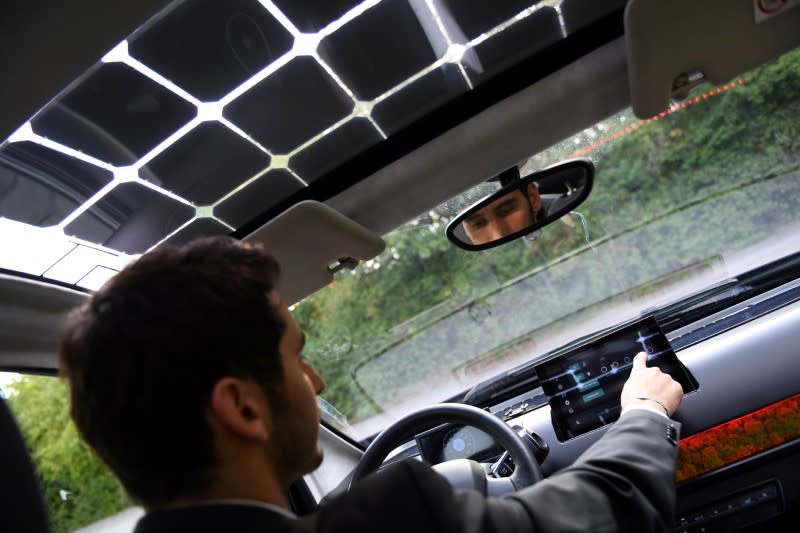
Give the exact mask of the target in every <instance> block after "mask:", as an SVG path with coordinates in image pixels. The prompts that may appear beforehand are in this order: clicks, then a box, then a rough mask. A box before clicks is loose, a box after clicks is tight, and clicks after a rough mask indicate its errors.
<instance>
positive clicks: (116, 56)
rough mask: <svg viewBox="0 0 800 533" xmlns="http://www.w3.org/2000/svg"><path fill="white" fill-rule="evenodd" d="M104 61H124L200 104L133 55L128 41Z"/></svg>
mask: <svg viewBox="0 0 800 533" xmlns="http://www.w3.org/2000/svg"><path fill="white" fill-rule="evenodd" d="M101 61H102V62H103V63H124V64H126V65H128V66H129V67H131V68H132V69H133V70H135V71H136V72H139V73H140V74H142V75H144V76H146V77H147V78H149V79H151V80H153V81H154V82H156V83H158V84H159V85H161V86H162V87H164V88H166V89H169V90H170V91H172V92H173V93H174V94H176V95H178V96H180V97H181V98H183V99H184V100H186V101H187V102H189V103H191V104H194V105H195V106H199V105H200V100H198V99H197V98H195V97H194V96H192V95H191V94H189V93H188V92H186V91H185V90H184V89H182V88H181V87H179V86H178V85H176V84H175V83H173V82H172V81H170V80H168V79H167V78H165V77H164V76H162V75H161V74H159V73H158V72H156V71H155V70H153V69H151V68H150V67H148V66H147V65H145V64H144V63H142V62H141V61H139V60H138V59H136V58H134V57H132V56H131V55H130V53H129V51H128V41H127V40H125V41H122V42H121V43H119V44H118V45H117V46H116V47H114V49H113V50H111V52H109V53H107V54H106V55H104V56H103V58H102V59H101Z"/></svg>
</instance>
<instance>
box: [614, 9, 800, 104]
mask: <svg viewBox="0 0 800 533" xmlns="http://www.w3.org/2000/svg"><path fill="white" fill-rule="evenodd" d="M625 41H626V47H627V52H628V76H629V81H630V88H631V104H632V106H633V112H634V113H635V114H636V116H637V117H639V118H647V117H651V116H653V115H656V114H658V113H661V112H662V111H664V110H665V109H666V108H667V107H668V106H669V104H670V101H671V99H672V98H676V99H678V100H680V99H681V97H685V94H686V93H687V92H688V90H689V89H690V88H691V87H693V86H694V85H697V84H698V83H700V82H702V81H709V82H711V83H713V84H715V85H720V84H724V83H727V82H729V81H730V80H731V79H732V78H733V77H735V76H737V75H739V74H741V73H743V72H746V71H748V70H750V69H752V68H754V67H756V66H758V65H760V64H761V63H763V62H765V61H767V60H769V59H772V58H774V57H777V56H779V55H781V54H782V53H784V52H786V51H788V50H791V49H792V48H794V47H796V46H798V45H800V0H702V1H698V0H670V1H669V2H665V1H664V0H631V1H630V2H629V3H628V6H627V8H626V10H625Z"/></svg>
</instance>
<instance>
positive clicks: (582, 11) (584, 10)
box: [561, 0, 628, 33]
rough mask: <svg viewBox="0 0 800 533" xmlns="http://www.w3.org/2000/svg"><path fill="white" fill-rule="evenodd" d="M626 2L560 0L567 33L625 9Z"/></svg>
mask: <svg viewBox="0 0 800 533" xmlns="http://www.w3.org/2000/svg"><path fill="white" fill-rule="evenodd" d="M627 3H628V0H606V1H604V2H586V1H585V0H562V1H561V15H562V16H563V17H564V27H565V28H566V30H567V33H572V32H574V31H577V30H579V29H581V28H584V27H586V26H588V25H589V24H590V23H592V22H594V21H596V20H597V19H599V18H601V17H604V16H605V15H608V14H609V13H613V12H614V11H616V10H620V9H622V8H624V7H625V4H627Z"/></svg>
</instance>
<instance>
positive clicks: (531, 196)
mask: <svg viewBox="0 0 800 533" xmlns="http://www.w3.org/2000/svg"><path fill="white" fill-rule="evenodd" d="M519 180H520V177H519V169H518V168H517V167H512V168H510V169H508V170H506V171H505V172H503V173H501V174H499V175H498V176H496V177H495V178H493V180H492V181H499V182H500V185H501V186H503V187H505V186H506V185H508V184H510V183H514V182H518V181H519ZM541 210H542V200H541V196H540V195H539V189H538V188H537V187H536V185H535V184H533V183H529V184H527V185H520V187H519V188H517V189H513V190H511V191H509V192H508V193H506V194H504V195H503V196H501V197H500V198H498V199H497V200H494V201H493V202H491V203H489V204H488V205H486V206H484V207H482V208H481V209H479V210H478V211H476V212H475V213H473V214H472V215H470V216H469V217H467V218H466V219H464V221H463V222H462V225H463V228H464V233H466V234H467V237H468V238H469V240H470V241H471V242H472V244H486V243H488V242H494V241H498V240H500V239H502V238H503V237H505V236H507V235H511V234H512V233H516V232H518V231H521V230H524V229H526V228H529V227H531V226H532V225H533V224H535V223H536V221H537V218H538V216H537V215H538V213H539V212H540V211H541Z"/></svg>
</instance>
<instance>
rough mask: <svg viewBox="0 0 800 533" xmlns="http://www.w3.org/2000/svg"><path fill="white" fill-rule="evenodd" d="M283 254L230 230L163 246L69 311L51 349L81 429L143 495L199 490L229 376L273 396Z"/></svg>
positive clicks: (211, 461)
mask: <svg viewBox="0 0 800 533" xmlns="http://www.w3.org/2000/svg"><path fill="white" fill-rule="evenodd" d="M278 275H279V266H278V263H277V262H276V261H275V259H274V258H273V257H272V256H270V255H269V254H268V253H267V252H266V251H265V250H264V249H263V248H262V247H261V246H259V245H252V244H244V243H241V242H239V241H236V240H234V239H231V238H227V237H214V238H208V239H202V240H198V241H194V242H192V243H190V244H188V245H186V246H184V247H181V248H177V247H172V246H163V247H159V248H157V249H156V250H154V251H152V252H150V253H147V254H145V255H144V256H142V257H141V258H140V259H138V260H137V261H136V262H135V263H133V264H131V265H129V266H127V267H126V268H125V269H123V270H122V271H121V272H120V273H119V274H117V275H116V276H114V277H113V278H112V279H111V280H110V281H109V282H107V283H106V284H105V285H104V286H103V287H102V288H101V289H100V290H99V291H98V292H97V293H95V294H94V295H93V297H92V298H91V299H90V300H89V302H88V303H86V304H84V305H83V306H82V307H80V308H79V309H77V310H76V311H75V312H73V314H72V315H71V316H70V318H69V320H68V322H67V326H66V329H65V332H64V335H63V337H62V342H61V346H60V350H59V365H60V368H61V373H62V374H63V375H64V376H65V377H66V378H67V380H68V381H69V386H70V397H71V413H72V418H73V420H74V421H75V424H76V425H77V427H78V429H79V431H80V432H81V434H82V435H83V437H84V438H85V439H86V441H87V442H88V443H89V444H90V445H91V446H92V447H93V448H94V449H95V451H96V452H97V453H98V455H99V456H100V457H101V458H102V459H103V460H104V461H105V462H106V463H107V464H108V465H109V466H110V467H111V469H112V470H113V471H114V473H115V474H116V475H117V476H118V477H119V478H120V480H121V481H122V484H123V485H124V486H125V488H126V489H127V490H128V492H129V493H130V495H131V496H132V497H133V498H134V499H135V500H137V501H139V502H141V503H144V504H145V505H158V504H164V503H167V502H170V501H172V500H174V499H175V498H178V497H185V496H192V495H198V494H202V492H203V491H204V490H205V489H207V488H208V487H209V486H210V485H211V483H212V481H213V477H212V470H213V468H214V466H215V464H216V459H215V454H214V448H213V441H212V432H211V428H210V427H209V425H208V420H207V409H208V406H209V400H210V397H211V391H212V388H213V386H214V384H215V383H216V382H217V381H218V380H219V379H220V378H222V377H225V376H234V377H239V378H247V379H252V380H254V381H256V382H257V383H259V384H261V385H262V386H263V387H264V390H265V393H266V394H267V397H268V398H269V399H270V401H271V404H272V405H273V406H276V404H277V407H278V408H280V398H281V397H282V388H281V383H282V376H283V372H282V367H281V364H280V355H279V351H278V344H279V342H280V339H281V337H282V336H283V332H284V329H285V323H284V321H283V320H282V319H281V317H280V316H279V314H278V310H277V309H276V308H275V307H274V306H273V305H272V304H271V303H270V302H269V300H268V299H267V296H268V293H269V292H270V291H271V290H272V289H273V288H274V287H275V284H276V282H277V280H278Z"/></svg>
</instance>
